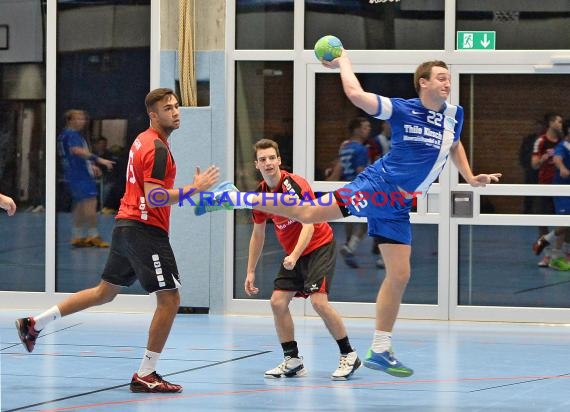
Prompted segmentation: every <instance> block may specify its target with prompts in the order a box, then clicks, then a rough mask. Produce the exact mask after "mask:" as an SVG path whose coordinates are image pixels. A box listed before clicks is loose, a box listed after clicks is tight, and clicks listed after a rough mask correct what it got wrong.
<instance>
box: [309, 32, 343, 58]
mask: <svg viewBox="0 0 570 412" xmlns="http://www.w3.org/2000/svg"><path fill="white" fill-rule="evenodd" d="M341 53H342V43H341V42H340V40H339V39H338V38H337V37H335V36H330V35H328V36H324V37H321V38H320V39H319V40H317V42H316V43H315V56H317V59H319V60H321V59H323V60H326V61H328V62H330V61H331V60H333V59H336V58H337V57H340V55H341Z"/></svg>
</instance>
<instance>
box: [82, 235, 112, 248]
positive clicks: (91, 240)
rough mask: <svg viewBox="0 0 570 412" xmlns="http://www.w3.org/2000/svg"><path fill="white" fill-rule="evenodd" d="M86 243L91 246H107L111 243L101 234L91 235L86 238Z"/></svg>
mask: <svg viewBox="0 0 570 412" xmlns="http://www.w3.org/2000/svg"><path fill="white" fill-rule="evenodd" d="M85 243H86V244H87V245H88V246H90V247H100V248H107V247H109V244H108V243H107V242H105V241H104V240H103V239H101V237H100V236H91V237H88V238H86V239H85Z"/></svg>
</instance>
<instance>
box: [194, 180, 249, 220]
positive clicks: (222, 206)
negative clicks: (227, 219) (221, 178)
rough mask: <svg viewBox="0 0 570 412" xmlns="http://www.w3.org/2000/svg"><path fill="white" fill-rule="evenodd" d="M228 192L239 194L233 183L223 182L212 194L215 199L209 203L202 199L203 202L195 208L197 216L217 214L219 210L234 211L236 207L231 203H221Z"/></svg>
mask: <svg viewBox="0 0 570 412" xmlns="http://www.w3.org/2000/svg"><path fill="white" fill-rule="evenodd" d="M226 192H239V190H238V188H237V187H235V186H234V184H233V183H232V182H228V181H226V182H222V183H220V184H219V185H217V186H216V187H214V188H213V189H212V190H211V192H210V193H213V195H214V196H213V198H210V201H207V200H206V198H202V200H203V201H202V202H201V203H200V204H198V205H197V206H196V207H195V208H194V214H195V215H196V216H202V215H204V214H206V213H210V212H216V211H218V210H233V209H234V208H235V207H234V205H233V204H232V203H231V202H220V201H219V200H220V199H221V197H222V195H223V194H224V193H226Z"/></svg>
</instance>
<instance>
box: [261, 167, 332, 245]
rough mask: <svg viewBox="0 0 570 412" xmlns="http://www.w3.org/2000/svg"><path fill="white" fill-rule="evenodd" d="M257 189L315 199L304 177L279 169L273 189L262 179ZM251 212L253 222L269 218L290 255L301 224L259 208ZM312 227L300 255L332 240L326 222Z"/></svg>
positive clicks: (329, 228) (330, 230)
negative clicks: (278, 179) (311, 231)
mask: <svg viewBox="0 0 570 412" xmlns="http://www.w3.org/2000/svg"><path fill="white" fill-rule="evenodd" d="M257 191H259V192H273V193H288V194H290V195H293V196H295V195H296V196H297V197H299V199H309V198H310V199H315V193H314V192H313V189H311V186H310V185H309V183H308V182H307V181H306V180H305V179H303V178H302V177H301V176H299V175H296V174H293V173H288V172H286V171H284V170H281V180H280V182H279V184H278V185H277V187H276V188H275V190H271V189H270V188H269V186H267V183H266V182H265V181H262V182H261V183H260V184H259V186H258V189H257ZM252 212H253V221H254V222H255V223H258V224H259V223H263V222H265V220H266V219H271V220H272V221H273V225H274V227H275V233H276V234H277V240H279V243H281V246H283V249H285V252H286V253H287V254H288V255H290V254H291V252H293V250H294V249H295V245H296V244H297V240H298V239H299V235H300V233H301V229H302V228H303V225H302V224H301V223H299V222H297V221H296V220H293V219H289V218H287V217H283V216H277V215H273V214H270V213H265V212H260V211H259V210H253V211H252ZM314 227H315V231H314V233H313V237H312V238H311V241H310V242H309V244H308V245H307V247H306V248H305V250H304V251H303V253H302V254H301V256H304V255H306V254H308V253H311V252H312V251H313V250H315V249H318V248H320V247H321V246H323V245H326V244H327V243H330V242H332V240H333V232H332V229H331V227H330V226H329V224H328V223H315V224H314Z"/></svg>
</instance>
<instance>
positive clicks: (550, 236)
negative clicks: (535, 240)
mask: <svg viewBox="0 0 570 412" xmlns="http://www.w3.org/2000/svg"><path fill="white" fill-rule="evenodd" d="M544 239H545V240H546V241H547V242H548V243H554V241H555V240H556V235H555V234H554V230H553V231H551V232H548V233H547V234H546V235H544Z"/></svg>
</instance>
